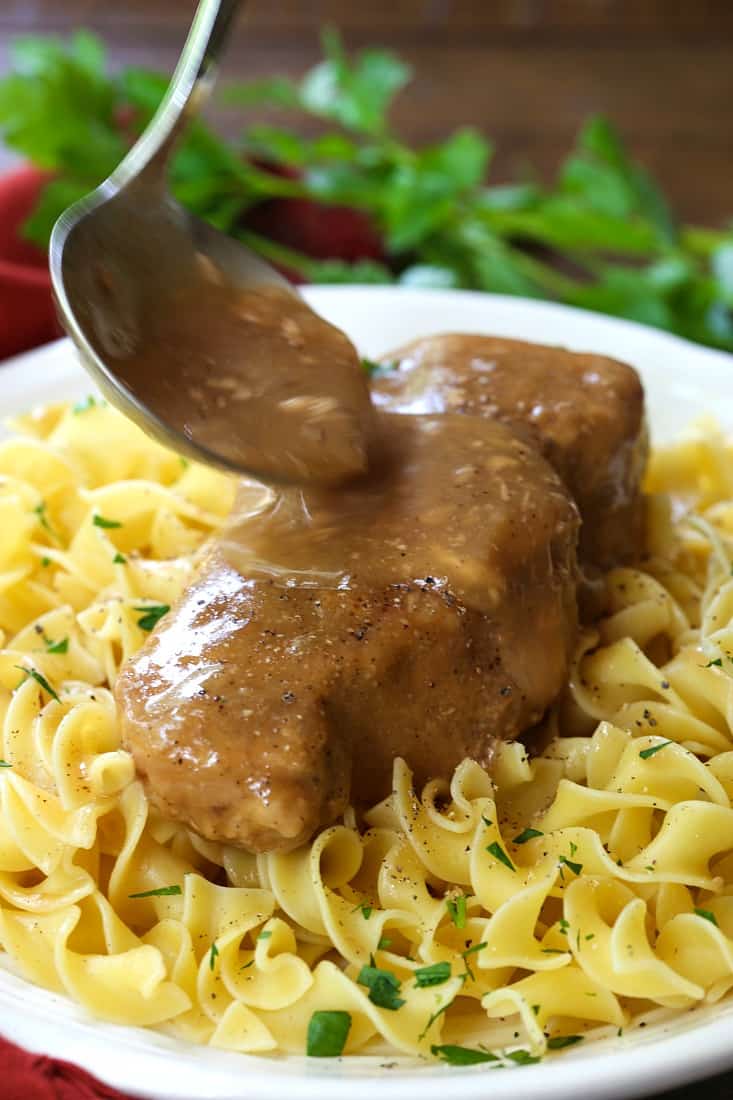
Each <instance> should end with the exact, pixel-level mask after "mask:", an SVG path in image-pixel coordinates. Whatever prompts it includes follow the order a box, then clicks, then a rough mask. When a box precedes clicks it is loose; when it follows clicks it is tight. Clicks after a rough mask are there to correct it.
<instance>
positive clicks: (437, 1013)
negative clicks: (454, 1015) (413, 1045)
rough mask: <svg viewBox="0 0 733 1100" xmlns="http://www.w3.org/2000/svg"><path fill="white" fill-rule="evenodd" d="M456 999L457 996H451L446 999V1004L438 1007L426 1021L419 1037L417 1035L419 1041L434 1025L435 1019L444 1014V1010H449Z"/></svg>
mask: <svg viewBox="0 0 733 1100" xmlns="http://www.w3.org/2000/svg"><path fill="white" fill-rule="evenodd" d="M454 1001H455V997H451V999H450V1000H449V1001H446V1002H445V1004H444V1005H442V1006H441V1007H440V1008H438V1009H436V1011H435V1012H434V1013H433V1014H432V1016H431V1017H430V1019H429V1020H428V1022H427V1023H426V1025H425V1027H424V1028H423V1029H422V1031H421V1032H420V1034H419V1035H418V1037H417V1039H418V1042H419V1041H420V1040H421V1039H423V1038H424V1037H425V1036H426V1035H427V1033H428V1032H429V1031H430V1028H431V1027H432V1026H433V1024H434V1023H435V1021H436V1020H437V1019H438V1018H439V1017H440V1016H442V1015H443V1013H444V1012H447V1011H448V1009H449V1008H450V1006H451V1005H452V1004H453V1002H454Z"/></svg>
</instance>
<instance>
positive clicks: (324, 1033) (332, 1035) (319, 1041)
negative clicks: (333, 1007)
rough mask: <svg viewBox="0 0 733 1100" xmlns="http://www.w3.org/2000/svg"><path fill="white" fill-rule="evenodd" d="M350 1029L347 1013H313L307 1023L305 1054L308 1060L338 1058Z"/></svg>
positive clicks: (349, 1019) (349, 1017)
mask: <svg viewBox="0 0 733 1100" xmlns="http://www.w3.org/2000/svg"><path fill="white" fill-rule="evenodd" d="M350 1028H351V1016H350V1015H349V1013H348V1012H339V1011H332V1012H326V1011H320V1012H314V1013H313V1015H312V1016H311V1018H310V1020H309V1022H308V1037H307V1040H306V1053H307V1054H308V1056H309V1057H310V1058H338V1057H339V1056H340V1055H341V1054H343V1051H344V1046H345V1045H346V1039H347V1038H348V1034H349V1030H350Z"/></svg>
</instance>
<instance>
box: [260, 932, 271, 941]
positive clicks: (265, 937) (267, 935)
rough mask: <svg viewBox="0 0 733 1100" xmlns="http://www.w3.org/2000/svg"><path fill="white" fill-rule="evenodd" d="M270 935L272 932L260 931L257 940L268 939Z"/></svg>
mask: <svg viewBox="0 0 733 1100" xmlns="http://www.w3.org/2000/svg"><path fill="white" fill-rule="evenodd" d="M271 935H272V932H260V934H259V936H258V937H257V939H258V940H269V938H270V936H271Z"/></svg>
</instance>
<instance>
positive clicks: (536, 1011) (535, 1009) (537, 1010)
mask: <svg viewBox="0 0 733 1100" xmlns="http://www.w3.org/2000/svg"><path fill="white" fill-rule="evenodd" d="M541 1007H542V1006H541V1005H532V1012H533V1013H534V1014H535V1016H539V1014H540V1008H541Z"/></svg>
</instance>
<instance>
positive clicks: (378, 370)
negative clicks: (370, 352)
mask: <svg viewBox="0 0 733 1100" xmlns="http://www.w3.org/2000/svg"><path fill="white" fill-rule="evenodd" d="M361 369H362V370H363V371H364V373H365V374H368V375H369V376H370V377H371V376H372V375H375V374H382V373H384V372H385V371H390V370H396V369H397V363H396V362H395V361H393V362H391V363H377V362H376V360H374V359H367V358H366V356H362V360H361Z"/></svg>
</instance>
